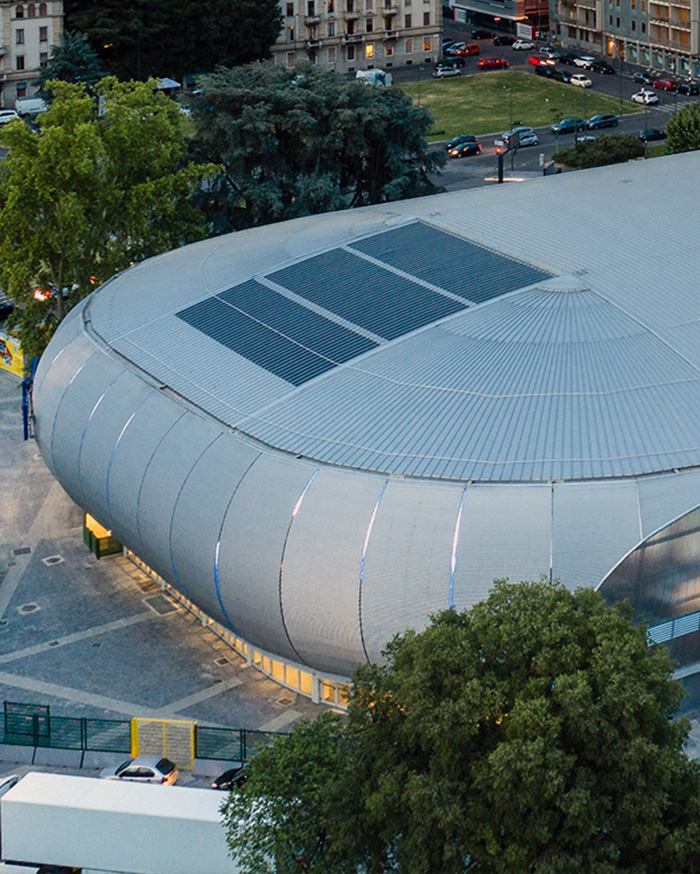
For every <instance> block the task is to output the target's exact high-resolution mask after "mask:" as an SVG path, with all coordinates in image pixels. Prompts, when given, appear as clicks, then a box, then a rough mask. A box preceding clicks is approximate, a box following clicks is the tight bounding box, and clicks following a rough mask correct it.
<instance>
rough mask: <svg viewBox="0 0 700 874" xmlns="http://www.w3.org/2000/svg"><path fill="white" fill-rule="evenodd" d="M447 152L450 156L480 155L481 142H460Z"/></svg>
mask: <svg viewBox="0 0 700 874" xmlns="http://www.w3.org/2000/svg"><path fill="white" fill-rule="evenodd" d="M447 154H448V155H449V156H450V158H464V157H466V156H467V155H480V154H481V144H480V143H478V142H475V143H470V142H466V143H461V144H460V145H459V146H455V147H454V148H453V149H448V151H447Z"/></svg>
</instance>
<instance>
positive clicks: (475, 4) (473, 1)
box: [449, 0, 549, 39]
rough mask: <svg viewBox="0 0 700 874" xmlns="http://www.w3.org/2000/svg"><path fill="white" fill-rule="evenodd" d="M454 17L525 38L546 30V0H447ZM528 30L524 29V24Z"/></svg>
mask: <svg viewBox="0 0 700 874" xmlns="http://www.w3.org/2000/svg"><path fill="white" fill-rule="evenodd" d="M449 6H450V10H451V12H452V17H453V18H454V20H455V21H460V22H462V23H464V24H472V25H475V26H476V27H477V28H482V27H483V28H488V29H489V30H498V31H505V32H506V33H514V34H517V35H518V36H522V37H525V38H527V39H530V38H532V36H533V33H532V31H533V30H535V31H539V30H545V31H546V30H548V28H549V0H449ZM528 27H529V28H530V30H527V28H528Z"/></svg>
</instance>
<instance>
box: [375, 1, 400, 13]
mask: <svg viewBox="0 0 700 874" xmlns="http://www.w3.org/2000/svg"><path fill="white" fill-rule="evenodd" d="M377 12H379V13H381V14H382V15H398V14H399V7H398V6H397V5H396V4H394V3H392V4H391V5H390V6H382V8H381V9H378V10H377Z"/></svg>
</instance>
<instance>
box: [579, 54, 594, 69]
mask: <svg viewBox="0 0 700 874" xmlns="http://www.w3.org/2000/svg"><path fill="white" fill-rule="evenodd" d="M597 60H598V58H594V57H593V55H579V56H578V57H576V58H574V60H573V64H574V67H583V68H584V69H588V67H590V65H591V64H595V62H596V61H597Z"/></svg>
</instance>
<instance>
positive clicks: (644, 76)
mask: <svg viewBox="0 0 700 874" xmlns="http://www.w3.org/2000/svg"><path fill="white" fill-rule="evenodd" d="M632 78H633V79H634V81H635V82H639V84H640V85H652V84H653V82H654V79H655V78H656V77H655V76H653V75H652V74H651V73H650V72H648V71H642V70H637V72H636V73H632Z"/></svg>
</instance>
